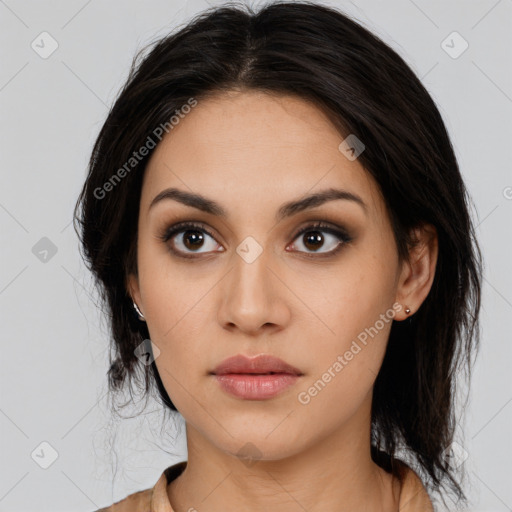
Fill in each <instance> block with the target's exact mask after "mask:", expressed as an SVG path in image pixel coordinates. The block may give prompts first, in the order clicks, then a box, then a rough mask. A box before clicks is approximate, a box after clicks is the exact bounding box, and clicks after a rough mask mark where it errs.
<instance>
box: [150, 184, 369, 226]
mask: <svg viewBox="0 0 512 512" xmlns="http://www.w3.org/2000/svg"><path fill="white" fill-rule="evenodd" d="M168 199H172V200H174V201H178V202H179V203H182V204H184V205H187V206H191V207H193V208H197V209H198V210H201V211H203V212H205V213H210V214H211V215H215V216H217V217H221V218H227V217H228V214H227V211H226V210H225V209H224V208H223V207H222V206H221V205H220V204H219V203H217V202H215V201H214V200H213V199H208V198H207V197H204V196H202V195H201V194H196V193H193V192H186V191H185V190H180V189H177V188H167V189H165V190H162V191H161V192H160V193H159V194H158V195H156V196H155V197H154V198H153V200H152V201H151V204H150V205H149V209H148V210H151V208H153V206H155V205H156V204H157V203H159V202H161V201H164V200H168ZM339 199H343V200H347V201H353V202H355V203H356V204H358V205H359V206H361V208H362V209H363V210H364V212H365V213H367V212H368V209H367V206H366V204H365V202H364V201H363V200H362V199H361V198H360V197H359V196H358V195H357V194H354V193H352V192H349V191H348V190H343V189H336V188H329V189H326V190H322V191H320V192H316V193H314V194H310V195H308V196H305V197H302V198H300V199H296V200H294V201H290V202H287V203H284V204H283V205H282V206H281V207H280V208H279V210H278V212H277V214H276V221H278V222H279V221H281V220H283V219H285V218H287V217H291V216H292V215H296V214H297V213H300V212H302V211H304V210H308V209H310V208H315V207H317V206H320V205H322V204H324V203H327V202H330V201H335V200H339Z"/></svg>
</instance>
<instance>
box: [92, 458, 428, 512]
mask: <svg viewBox="0 0 512 512" xmlns="http://www.w3.org/2000/svg"><path fill="white" fill-rule="evenodd" d="M186 465H187V461H183V462H178V464H174V465H173V466H169V467H168V468H167V469H165V470H164V472H163V473H162V475H161V476H160V478H159V479H158V481H157V483H156V484H155V486H154V487H152V488H150V489H146V490H144V491H139V492H135V493H133V494H130V495H129V496H127V497H126V498H124V499H123V500H121V501H118V502H116V503H114V504H112V505H110V507H107V508H102V509H100V510H97V511H96V512H174V511H173V509H172V507H171V503H170V502H169V497H168V496H167V485H168V484H169V483H170V482H172V481H173V480H174V479H175V478H177V477H178V476H179V475H180V474H181V473H182V472H183V470H184V469H185V467H186ZM404 466H405V465H404ZM405 469H406V473H405V477H404V481H403V484H402V486H401V489H400V500H399V503H398V505H399V506H398V509H399V511H400V512H434V508H433V506H432V502H431V501H430V498H429V496H428V494H427V491H426V489H425V487H424V486H423V484H422V483H421V480H420V479H419V477H418V475H417V474H416V473H415V472H414V471H413V470H412V469H411V468H409V467H408V466H405Z"/></svg>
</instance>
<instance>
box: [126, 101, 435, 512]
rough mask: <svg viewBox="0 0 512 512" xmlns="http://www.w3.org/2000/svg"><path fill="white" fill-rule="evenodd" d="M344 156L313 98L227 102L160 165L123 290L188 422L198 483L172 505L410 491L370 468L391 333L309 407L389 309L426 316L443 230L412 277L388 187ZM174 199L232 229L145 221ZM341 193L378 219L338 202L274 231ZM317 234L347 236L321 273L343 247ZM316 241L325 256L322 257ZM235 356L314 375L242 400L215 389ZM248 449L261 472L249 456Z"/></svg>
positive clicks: (281, 504) (381, 499)
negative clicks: (377, 390) (243, 453)
mask: <svg viewBox="0 0 512 512" xmlns="http://www.w3.org/2000/svg"><path fill="white" fill-rule="evenodd" d="M342 140H343V137H342V136H341V135H340V134H339V133H338V132H337V130H336V129H335V128H334V126H333V125H332V124H331V123H330V122H329V120H328V119H327V118H326V117H325V115H324V114H323V113H322V112H321V111H320V110H319V109H318V108H316V107H315V106H314V105H313V104H311V103H309V102H306V101H305V100H303V99H300V98H296V97H293V96H282V95H271V94H268V93H263V92H258V91H236V92H235V91H231V92H229V93H226V92H224V93H219V94H217V95H215V96H214V97H210V98H208V99H204V100H201V101H199V102H198V105H197V106H196V107H195V108H193V109H192V111H191V112H190V113H189V114H187V115H186V116H185V117H184V119H182V120H181V121H180V123H179V124H178V125H177V126H175V127H174V129H173V130H172V131H171V132H170V133H169V134H168V135H167V136H166V137H165V138H164V139H163V140H162V142H161V143H160V144H159V145H158V146H157V148H156V149H155V152H154V153H153V155H152V157H151V160H150V162H149V163H148V166H147V169H146V173H145V177H144V181H143V187H142V193H141V202H140V216H139V225H138V229H139V235H138V236H139V238H138V252H137V264H138V276H135V275H130V276H129V277H128V281H127V286H128V289H129V292H130V294H131V296H132V297H133V299H134V301H135V302H136V303H137V304H138V306H139V308H140V309H141V310H142V312H143V314H144V316H145V319H146V322H147V324H148V329H149V332H150V336H151V340H152V342H153V343H154V344H155V345H156V346H157V347H158V348H159V350H160V355H159V356H158V357H157V358H156V365H157V368H158V371H159V373H160V376H161V378H162V382H163V384H164V386H165V388H166V390H167V392H168V394H169V396H170V398H171V400H172V401H173V403H174V404H175V405H176V407H177V408H178V410H179V411H180V413H181V414H182V415H183V417H184V419H185V421H186V432H187V446H188V464H187V468H186V469H185V471H184V472H183V473H182V475H181V476H180V477H178V478H177V479H176V480H175V481H173V482H171V483H170V484H169V486H168V489H167V491H168V495H169V499H170V502H171V504H172V506H173V508H174V510H175V512H184V511H188V510H189V509H191V507H194V509H195V510H198V511H201V510H208V511H209V512H217V511H219V512H220V511H223V512H224V511H225V510H251V511H258V512H259V511H266V510H279V511H281V512H296V511H303V510H310V511H313V510H329V511H330V510H332V511H334V510H336V511H341V512H345V511H347V512H348V511H351V512H352V511H354V510H358V511H373V512H375V511H385V512H392V511H396V510H398V499H399V497H398V494H399V491H400V489H399V484H398V482H397V481H396V480H395V479H393V478H392V477H391V475H389V474H388V473H387V472H385V471H384V470H383V469H381V468H380V467H379V466H377V465H376V464H375V463H374V462H373V461H372V459H371V457H370V411H371V400H372V389H373V385H374V382H375V378H376V376H377V374H378V372H379V368H380V366H381V364H382V360H383V357H384V354H385V350H386V345H387V341H388V337H389V330H390V327H391V321H389V322H387V323H385V325H384V327H383V328H382V329H380V330H379V332H378V334H377V335H375V336H374V337H373V338H369V342H368V344H367V345H366V346H363V348H362V350H361V351H360V352H359V353H357V355H355V356H354V357H353V359H352V360H351V361H349V362H348V364H347V365H346V366H344V368H343V370H342V371H340V372H338V373H337V374H336V376H335V377H334V378H332V379H331V380H330V382H328V383H327V385H326V386H325V387H324V388H323V389H322V390H321V392H319V393H318V394H317V395H316V396H314V397H312V398H311V400H310V401H309V403H307V404H302V403H300V402H299V401H298V398H297V397H298V394H299V393H300V392H301V391H307V390H308V388H310V387H311V386H312V385H313V384H314V383H315V382H316V381H318V379H320V378H321V377H322V375H323V374H324V373H325V372H326V371H327V370H328V368H330V367H332V366H333V363H334V362H335V361H336V360H337V357H338V356H339V355H343V354H345V353H346V351H347V350H349V348H350V346H351V343H352V342H353V340H356V339H357V336H358V334H360V333H361V332H362V331H364V329H365V328H369V327H370V326H374V325H375V323H376V321H377V320H379V318H381V317H380V315H381V314H384V313H385V312H386V311H388V310H391V311H393V304H395V303H398V304H400V305H401V311H399V312H398V313H396V314H395V316H394V320H395V321H402V320H404V319H405V318H407V316H408V315H406V313H405V312H404V310H405V308H406V307H409V308H410V309H411V314H414V312H415V311H416V310H417V309H418V308H419V307H420V305H421V303H422V302H423V300H424V299H425V297H426V296H427V294H428V292H429V290H430V287H431V285H432V281H433V278H434V272H435V265H436V259H437V238H436V234H435V230H434V229H433V228H432V227H431V226H424V227H423V228H421V229H420V228H418V229H417V230H416V235H417V237H418V239H419V243H418V244H417V246H415V247H414V248H412V249H411V252H410V258H409V261H407V262H402V263H401V262H400V261H399V258H398V253H397V248H396V244H395V240H394V237H393V232H392V230H391V224H390V220H389V217H388V213H387V211H386V208H385V205H384V201H383V198H382V196H381V193H380V190H379V187H378V185H377V184H376V182H375V181H374V180H373V178H372V177H371V176H370V175H369V173H368V172H367V171H366V170H365V169H364V168H363V167H362V166H361V164H360V163H359V161H358V160H357V159H356V160H354V161H350V160H349V159H348V158H346V156H345V155H344V154H343V153H342V152H341V151H340V150H339V149H338V146H339V144H340V143H341V141H342ZM168 187H175V188H178V189H180V190H184V191H187V192H194V193H199V194H202V195H204V196H206V197H208V198H210V199H212V200H214V201H216V202H217V203H219V204H220V205H221V206H222V207H223V208H224V209H225V210H226V212H227V217H226V218H220V217H218V216H215V215H212V214H210V213H204V212H202V211H199V210H198V209H196V208H193V207H191V206H187V205H184V204H182V203H180V202H178V201H175V200H172V199H166V200H163V201H160V202H158V203H156V204H155V205H154V206H153V207H152V208H151V209H149V206H150V203H151V201H152V200H153V198H154V197H155V196H156V195H157V194H159V193H160V192H161V191H162V190H164V189H166V188H168ZM330 187H333V188H338V189H344V190H347V191H349V192H351V193H353V194H357V195H358V196H359V197H360V198H361V199H362V200H363V201H364V203H365V208H363V207H361V206H360V205H359V204H358V203H357V202H355V201H350V200H340V199H338V200H334V201H330V202H326V203H324V204H322V205H319V206H316V207H315V208H312V209H308V210H305V211H302V212H299V213H297V214H295V215H293V216H291V217H289V218H286V219H283V220H281V221H279V222H276V220H275V217H274V216H275V215H276V213H277V212H278V210H279V208H280V206H281V205H282V204H283V203H285V202H288V201H292V200H296V199H300V198H302V197H303V196H305V195H307V194H312V193H315V192H319V191H320V190H324V189H328V188H330ZM181 221H195V222H200V223H202V224H204V225H205V227H206V228H207V229H209V230H210V231H211V232H212V234H213V235H214V238H211V237H210V236H209V235H208V234H204V242H203V245H202V246H201V245H199V246H194V245H193V244H191V243H190V232H189V233H188V236H187V237H185V235H186V234H187V233H186V229H188V228H185V232H184V231H181V232H180V233H177V234H176V235H175V236H174V238H173V239H172V240H169V241H167V242H164V241H163V240H162V239H160V238H159V234H160V233H161V232H163V231H164V230H165V228H166V227H169V226H172V225H174V224H176V223H178V222H181ZM314 221H324V222H327V223H329V224H331V225H333V227H335V226H339V227H342V228H345V230H346V231H348V233H349V234H350V236H351V237H352V240H351V241H350V242H341V243H342V244H343V245H342V246H341V250H340V251H339V252H338V253H337V254H334V255H331V256H328V257H323V256H324V255H326V254H328V252H329V251H331V250H332V249H334V248H336V247H337V246H338V244H339V243H340V240H339V239H338V238H337V237H336V235H331V234H330V233H328V232H325V231H323V229H322V228H314V227H313V228H312V229H311V230H310V232H306V233H304V234H302V235H300V236H298V237H297V236H295V235H296V233H297V232H298V231H299V230H300V228H301V227H305V226H308V225H310V224H312V223H313V222H314ZM317 231H320V233H319V235H320V237H321V239H320V240H321V241H320V242H319V244H318V245H316V246H314V245H311V244H308V235H309V239H310V238H311V234H312V233H311V232H317ZM194 234H196V236H197V233H196V230H195V229H193V233H192V235H194ZM248 236H250V237H253V238H254V239H255V240H256V241H257V243H258V244H259V245H260V247H261V249H262V250H263V251H262V253H261V254H260V255H259V256H258V257H257V258H256V259H255V260H254V261H253V262H251V263H248V262H246V260H244V259H243V258H242V257H241V256H239V254H238V253H237V252H236V249H237V247H238V246H239V245H240V244H241V242H242V241H243V240H244V239H245V238H246V237H248ZM322 237H323V238H322ZM173 242H174V245H173ZM171 247H174V248H175V249H176V250H178V251H180V250H181V251H182V252H184V253H185V254H188V255H192V256H195V258H194V259H186V258H180V257H179V256H177V255H175V254H173V253H172V252H171V251H170V248H171ZM251 250H253V249H251ZM308 255H310V256H312V257H308ZM399 307H400V306H399ZM236 354H245V355H247V356H249V357H252V356H255V355H258V354H272V355H274V356H277V357H280V358H281V359H283V360H284V361H286V362H288V363H289V364H291V365H293V366H295V367H297V368H299V369H300V370H301V371H302V373H303V375H302V376H301V377H300V378H299V380H298V381H297V383H296V384H295V385H293V386H292V387H291V388H288V389H287V390H286V391H285V392H283V393H281V394H280V395H278V396H276V397H274V398H272V399H267V400H261V401H256V400H243V399H240V398H235V397H233V396H231V395H228V394H226V393H225V392H224V391H223V390H222V389H221V388H220V386H219V385H218V383H217V381H216V380H215V377H213V376H212V375H210V372H211V371H212V370H213V368H214V367H215V366H216V365H217V364H219V363H220V362H221V361H223V360H224V359H225V358H227V357H229V356H232V355H236ZM247 443H251V444H250V445H247ZM244 446H245V447H246V448H247V447H248V446H249V447H250V448H249V449H250V450H252V452H251V454H252V455H253V457H254V458H255V459H257V460H255V461H253V462H254V463H253V464H247V461H245V460H243V459H241V458H240V457H239V456H237V453H238V452H239V450H240V449H241V448H242V447H244Z"/></svg>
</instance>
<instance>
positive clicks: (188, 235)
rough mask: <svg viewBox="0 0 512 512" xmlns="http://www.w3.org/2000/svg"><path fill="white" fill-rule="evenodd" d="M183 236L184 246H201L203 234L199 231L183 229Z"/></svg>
mask: <svg viewBox="0 0 512 512" xmlns="http://www.w3.org/2000/svg"><path fill="white" fill-rule="evenodd" d="M183 238H184V239H185V242H184V243H185V246H186V247H187V248H188V249H190V248H192V249H193V248H197V247H201V245H202V243H203V240H204V237H203V234H202V233H201V232H200V231H192V230H189V231H185V233H184V235H183Z"/></svg>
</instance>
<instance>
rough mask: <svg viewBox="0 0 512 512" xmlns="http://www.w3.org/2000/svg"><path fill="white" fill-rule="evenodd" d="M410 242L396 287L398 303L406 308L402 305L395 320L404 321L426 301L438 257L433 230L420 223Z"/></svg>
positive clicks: (435, 236) (427, 225)
mask: <svg viewBox="0 0 512 512" xmlns="http://www.w3.org/2000/svg"><path fill="white" fill-rule="evenodd" d="M412 239H413V244H412V245H411V247H410V249H409V258H408V260H407V261H404V262H403V264H402V269H401V273H400V277H399V282H398V288H397V302H399V303H400V304H407V306H405V305H404V310H403V313H402V314H398V315H397V317H396V320H405V319H406V318H408V317H410V316H411V315H413V314H414V313H415V312H416V311H417V310H418V309H419V308H420V306H421V304H422V303H423V301H424V300H425V299H426V297H427V295H428V294H429V292H430V289H431V287H432V283H433V282H434V276H435V270H436V264H437V256H438V238H437V231H436V229H435V227H434V226H433V225H431V224H422V225H421V226H418V227H416V228H414V229H413V232H412ZM407 309H409V313H407V311H406V310H407Z"/></svg>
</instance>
